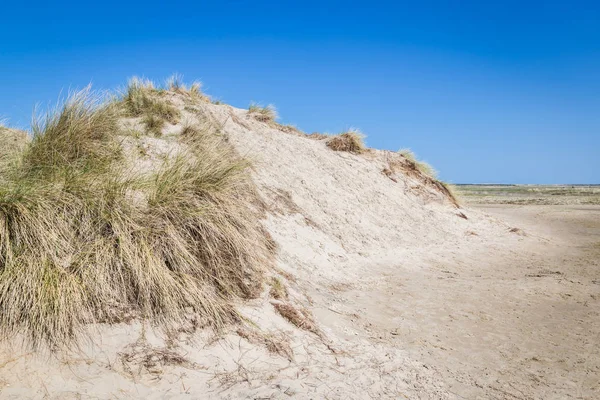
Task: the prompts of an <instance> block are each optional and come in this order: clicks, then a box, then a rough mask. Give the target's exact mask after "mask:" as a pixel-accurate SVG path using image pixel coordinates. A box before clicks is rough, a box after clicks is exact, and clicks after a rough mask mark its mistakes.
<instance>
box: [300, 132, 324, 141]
mask: <svg viewBox="0 0 600 400" xmlns="http://www.w3.org/2000/svg"><path fill="white" fill-rule="evenodd" d="M306 137H307V138H309V139H313V140H323V139H328V138H329V135H326V134H324V133H319V132H313V133H310V134H308V135H306Z"/></svg>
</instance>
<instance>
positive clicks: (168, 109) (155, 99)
mask: <svg viewBox="0 0 600 400" xmlns="http://www.w3.org/2000/svg"><path fill="white" fill-rule="evenodd" d="M158 93H159V92H158V90H157V89H155V88H154V84H153V83H152V82H151V81H148V80H143V79H140V78H132V79H131V80H130V81H129V84H128V85H127V89H126V90H125V93H124V94H123V95H122V98H121V103H122V105H123V107H124V109H125V114H126V115H127V116H129V117H144V116H146V117H147V116H148V115H152V116H153V117H154V118H160V119H163V120H164V121H166V122H169V123H171V124H176V123H178V122H179V118H180V116H181V115H180V112H179V110H178V109H177V108H175V107H174V106H173V105H172V104H169V102H168V101H167V100H165V99H162V98H161V97H160V96H159V94H158Z"/></svg>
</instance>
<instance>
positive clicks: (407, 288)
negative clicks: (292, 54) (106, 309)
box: [0, 93, 600, 399]
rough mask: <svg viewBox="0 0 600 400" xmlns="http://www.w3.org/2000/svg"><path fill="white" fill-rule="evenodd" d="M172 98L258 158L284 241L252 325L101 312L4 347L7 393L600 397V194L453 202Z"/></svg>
mask: <svg viewBox="0 0 600 400" xmlns="http://www.w3.org/2000/svg"><path fill="white" fill-rule="evenodd" d="M167 96H168V100H169V101H170V102H171V103H172V104H174V105H175V106H177V108H178V109H179V111H180V112H181V114H182V121H183V120H191V121H196V123H210V124H213V125H214V126H218V127H219V128H220V133H221V134H222V135H223V136H224V137H225V138H226V140H227V142H228V143H230V144H231V145H232V146H233V147H234V148H235V149H236V150H237V152H238V153H239V154H241V155H242V156H243V157H246V158H248V159H249V160H251V161H252V164H253V166H252V179H253V181H254V182H255V183H256V185H257V188H258V192H259V195H260V198H261V200H262V203H263V204H262V205H260V207H264V208H265V210H266V217H265V219H264V221H263V224H264V227H265V228H266V229H267V231H268V232H269V233H270V235H271V236H272V238H273V240H274V241H275V243H276V244H277V246H278V249H277V253H276V266H275V268H274V269H272V270H270V271H269V272H268V275H269V280H268V282H270V285H267V286H265V289H264V291H263V293H262V294H261V295H260V297H258V298H257V299H254V300H250V301H248V302H241V301H240V302H239V304H237V306H238V308H239V310H240V311H241V313H242V314H243V315H244V317H245V318H246V319H247V320H248V321H250V323H247V324H244V325H231V326H229V327H227V328H226V331H225V332H221V333H218V332H214V331H213V330H210V329H205V330H199V331H196V332H194V331H192V330H189V329H186V327H182V328H181V329H180V330H179V332H177V334H176V335H174V336H173V335H165V334H164V333H162V332H161V331H159V330H155V329H153V327H152V326H150V325H148V324H144V323H142V322H140V321H138V320H132V321H129V322H126V323H119V324H113V325H108V324H96V325H94V326H92V327H90V329H91V332H92V333H91V340H90V341H86V342H82V343H81V345H80V348H78V349H72V350H71V351H64V350H61V351H58V352H54V353H50V352H33V351H31V350H28V349H27V348H26V347H19V346H16V345H14V343H11V344H2V345H0V398H6V399H10V398H56V399H68V398H73V399H76V398H100V399H105V398H106V399H108V398H123V399H130V398H145V399H155V398H156V399H159V398H161V399H162V398H231V399H234V398H250V399H258V398H261V399H262V398H290V397H291V398H301V399H302V398H306V399H310V398H312V399H320V398H327V399H349V398H355V399H363V398H394V399H396V398H410V399H412V398H422V399H454V398H468V399H476V398H481V399H484V398H485V399H487V398H490V399H534V398H544V399H563V398H585V399H592V398H597V397H599V396H600V380H599V379H600V378H599V377H600V357H599V356H600V355H599V354H598V347H597V339H598V338H599V337H600V324H599V323H598V321H599V318H600V315H599V312H600V268H599V267H600V266H599V261H598V260H600V257H599V256H600V247H598V243H599V242H598V240H599V239H598V237H599V236H598V233H599V232H600V212H598V210H597V209H596V208H593V207H594V206H589V207H590V208H589V210H588V209H585V210H580V209H577V210H575V209H569V208H568V207H567V206H564V207H563V206H556V207H555V208H542V206H532V207H529V208H525V207H521V208H515V209H513V208H511V207H510V206H506V207H500V208H497V207H485V208H484V207H470V206H469V205H465V204H463V205H461V206H460V207H457V206H456V205H455V204H454V202H453V200H452V199H451V198H450V197H449V196H448V194H447V193H446V192H445V190H444V188H443V187H442V186H440V185H439V184H438V183H436V181H435V180H434V179H432V178H430V177H428V176H426V175H424V174H422V173H421V172H419V171H418V170H415V169H414V168H412V166H411V164H410V162H408V161H407V160H406V159H404V158H403V157H402V156H400V155H399V154H397V153H393V152H387V151H378V150H369V151H366V152H363V153H360V154H353V153H350V152H342V151H334V150H332V149H331V148H329V147H328V146H327V145H326V143H327V140H328V139H327V138H321V139H319V138H314V137H309V136H308V135H305V134H303V133H301V132H298V131H296V130H295V129H291V128H289V127H283V126H280V125H278V124H276V123H273V122H270V121H268V120H267V121H261V120H260V118H258V119H257V118H256V117H255V116H254V115H252V114H251V113H248V111H247V110H242V109H237V108H234V107H231V106H228V105H215V104H211V103H209V102H206V101H200V100H198V101H196V102H195V103H193V104H190V103H189V101H188V100H186V99H185V97H184V96H182V95H181V94H177V93H168V94H167ZM123 124H125V125H127V126H130V127H139V126H140V125H141V123H140V120H139V118H137V119H136V118H133V119H131V118H130V119H127V120H125V121H123ZM181 129H182V126H181V123H180V124H175V125H171V124H167V125H166V126H165V127H164V128H163V132H162V135H161V136H160V137H158V138H150V137H146V136H142V137H141V138H136V139H135V140H134V139H131V138H128V139H127V140H128V141H132V142H128V143H129V145H130V149H134V148H137V147H138V146H140V145H141V146H144V147H145V148H146V150H147V151H146V156H144V157H142V159H141V161H140V164H139V165H138V167H140V168H152V165H153V164H152V162H153V161H152V160H154V159H160V158H161V157H165V156H168V155H169V154H172V153H173V152H176V151H177V147H176V145H175V144H174V140H175V138H177V136H178V135H180V134H181ZM273 279H275V280H273ZM275 282H276V283H275ZM278 285H281V286H282V287H283V288H284V289H280V290H282V291H280V292H277V290H275V292H274V291H273V289H272V287H274V286H278ZM277 293H279V294H277ZM277 297H279V298H277ZM284 306H286V307H287V306H289V307H290V309H291V310H293V311H291V312H293V313H294V312H295V313H296V314H294V315H295V318H296V322H297V325H294V324H292V323H290V321H289V320H288V319H286V318H284V316H285V313H281V312H278V310H279V311H281V310H282V307H284ZM293 318H294V316H292V319H293ZM298 318H300V319H301V321H300V323H298Z"/></svg>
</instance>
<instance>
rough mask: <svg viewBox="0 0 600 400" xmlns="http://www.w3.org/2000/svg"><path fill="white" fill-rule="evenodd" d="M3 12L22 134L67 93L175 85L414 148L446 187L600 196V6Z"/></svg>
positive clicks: (323, 128) (260, 5)
mask: <svg viewBox="0 0 600 400" xmlns="http://www.w3.org/2000/svg"><path fill="white" fill-rule="evenodd" d="M7 3H8V2H4V3H3V5H2V14H3V16H2V24H0V88H1V89H0V116H2V117H6V118H8V119H9V123H10V124H11V125H14V126H18V127H27V126H28V124H29V120H30V117H31V114H32V110H33V108H34V106H35V105H36V104H41V105H43V106H44V105H48V104H49V103H51V102H54V101H56V100H57V98H58V96H59V93H60V92H61V91H63V93H64V91H65V90H68V89H69V88H80V87H83V86H85V85H86V84H88V83H89V82H92V83H93V85H94V87H95V88H97V89H113V88H116V87H118V86H120V85H123V84H124V83H125V81H126V79H127V78H128V77H131V76H133V75H143V76H146V77H149V78H151V79H155V80H163V79H164V78H165V77H166V76H168V75H170V74H171V73H173V72H179V73H182V74H183V75H184V76H185V77H186V78H187V79H189V80H194V79H200V80H202V81H203V82H204V83H205V90H206V91H207V92H208V93H209V94H211V95H213V96H215V97H217V98H220V99H222V100H223V101H225V102H227V103H230V104H232V105H235V106H239V107H246V106H247V105H248V104H249V103H250V101H257V102H261V103H264V104H267V103H273V104H275V105H276V106H277V108H278V110H279V112H280V115H281V117H282V118H281V119H282V122H285V123H293V124H296V125H298V126H299V127H300V128H302V129H303V130H305V131H307V132H313V131H320V132H330V133H334V132H339V131H341V130H343V129H344V128H348V127H358V128H360V129H361V130H363V131H364V132H365V133H366V134H367V135H368V138H367V143H368V145H369V146H371V147H376V148H384V149H391V150H397V149H399V148H403V147H410V148H412V149H413V150H414V151H415V152H416V153H417V154H418V155H419V156H420V157H421V158H423V159H425V160H426V161H429V162H430V163H431V164H433V165H434V166H435V167H436V168H437V169H439V170H440V172H441V178H442V179H444V180H447V181H450V182H455V183H463V182H465V183H466V182H471V183H481V182H499V183H600V3H598V2H577V1H562V2H552V1H546V2H539V3H538V2H523V1H518V2H517V1H497V2H488V1H473V2H464V1H463V2H458V1H455V2H440V1H438V2H406V3H403V2H376V1H369V2H364V3H363V4H362V6H359V3H358V2H349V1H346V2H338V1H320V2H316V1H312V0H305V1H302V2H294V3H296V4H298V5H294V4H293V3H292V2H291V1H285V0H281V1H273V2H261V1H258V0H254V1H218V0H217V1H215V0H213V1H211V2H206V3H205V2H202V1H194V2H177V1H170V2H166V1H164V2H152V1H144V2H139V3H136V2H126V1H119V2H113V1H104V2H92V3H90V4H86V3H87V2H83V1H77V2H72V3H71V2H44V3H43V4H37V3H36V2H35V1H34V2H24V3H23V4H24V5H17V2H11V3H12V4H7ZM417 3H418V4H417ZM525 3H527V4H525Z"/></svg>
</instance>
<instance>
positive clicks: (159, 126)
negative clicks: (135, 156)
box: [142, 114, 166, 137]
mask: <svg viewBox="0 0 600 400" xmlns="http://www.w3.org/2000/svg"><path fill="white" fill-rule="evenodd" d="M142 122H143V123H144V125H145V126H146V132H148V133H151V134H152V135H154V136H156V137H159V136H162V130H163V128H164V127H165V124H166V121H165V120H164V119H162V118H161V117H159V116H157V115H154V114H146V115H145V116H144V118H143V119H142Z"/></svg>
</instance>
